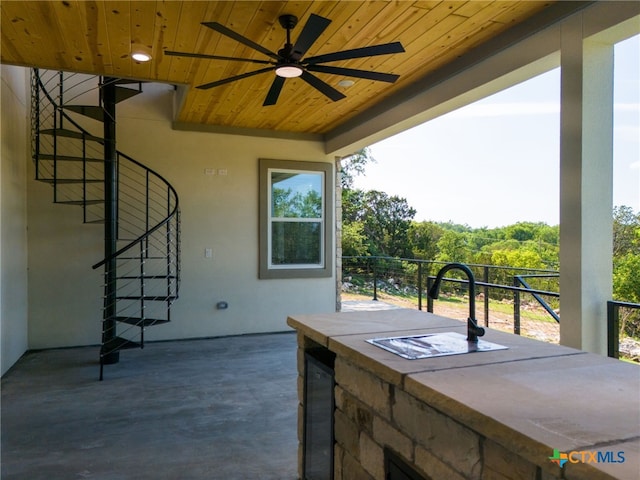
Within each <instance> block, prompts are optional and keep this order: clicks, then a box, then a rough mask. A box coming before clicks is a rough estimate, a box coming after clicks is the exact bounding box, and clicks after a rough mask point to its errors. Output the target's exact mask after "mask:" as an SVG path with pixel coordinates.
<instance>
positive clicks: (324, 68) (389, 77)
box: [306, 65, 400, 83]
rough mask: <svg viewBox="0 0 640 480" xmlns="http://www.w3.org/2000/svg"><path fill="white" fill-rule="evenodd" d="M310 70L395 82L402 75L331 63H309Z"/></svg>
mask: <svg viewBox="0 0 640 480" xmlns="http://www.w3.org/2000/svg"><path fill="white" fill-rule="evenodd" d="M306 68H307V70H309V71H310V72H320V73H332V74H334V75H344V76H346V77H357V78H367V79H369V80H378V81H380V82H389V83H393V82H395V81H396V80H397V79H398V78H400V75H395V74H393V73H380V72H370V71H368V70H356V69H354V68H342V67H332V66H330V65H309V66H307V67H306Z"/></svg>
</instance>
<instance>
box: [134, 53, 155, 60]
mask: <svg viewBox="0 0 640 480" xmlns="http://www.w3.org/2000/svg"><path fill="white" fill-rule="evenodd" d="M131 58H133V59H134V60H135V61H136V62H148V61H149V60H151V55H149V54H148V53H144V52H135V53H133V54H132V55H131Z"/></svg>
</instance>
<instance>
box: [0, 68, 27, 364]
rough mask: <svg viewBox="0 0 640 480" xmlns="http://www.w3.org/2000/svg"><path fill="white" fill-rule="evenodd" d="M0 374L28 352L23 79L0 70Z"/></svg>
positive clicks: (17, 71)
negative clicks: (0, 146)
mask: <svg viewBox="0 0 640 480" xmlns="http://www.w3.org/2000/svg"><path fill="white" fill-rule="evenodd" d="M0 77H1V86H0V92H1V98H0V106H1V109H0V112H1V113H0V125H1V127H2V132H1V134H0V138H1V139H2V141H1V143H2V150H1V153H0V291H1V294H0V351H1V354H0V362H1V363H0V371H1V373H2V374H4V373H5V372H6V371H7V370H8V369H9V368H10V367H11V365H13V364H14V363H15V362H16V360H18V359H19V358H20V356H21V355H22V354H23V353H24V352H25V351H26V350H27V347H28V340H27V312H28V304H27V193H26V178H27V174H26V168H27V159H28V147H29V140H28V136H27V112H28V110H27V109H28V105H29V101H28V77H27V71H26V70H25V69H23V68H17V67H9V66H6V65H3V66H1V67H0Z"/></svg>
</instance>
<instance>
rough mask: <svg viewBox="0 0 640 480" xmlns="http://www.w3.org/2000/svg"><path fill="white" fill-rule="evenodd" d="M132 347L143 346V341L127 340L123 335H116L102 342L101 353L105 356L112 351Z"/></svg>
mask: <svg viewBox="0 0 640 480" xmlns="http://www.w3.org/2000/svg"><path fill="white" fill-rule="evenodd" d="M130 348H142V343H140V342H134V341H132V340H127V339H126V338H122V337H114V338H112V339H109V340H107V341H106V342H105V343H103V344H102V348H101V349H100V355H101V356H103V355H105V354H109V353H111V352H115V351H118V350H127V349H130Z"/></svg>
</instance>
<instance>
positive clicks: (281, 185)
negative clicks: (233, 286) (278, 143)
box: [260, 159, 333, 278]
mask: <svg viewBox="0 0 640 480" xmlns="http://www.w3.org/2000/svg"><path fill="white" fill-rule="evenodd" d="M332 194H333V165H331V164H330V163H317V162H296V161H286V160H266V159H261V160H260V278H299V277H329V276H331V274H332V271H331V265H332V248H331V247H332V243H333V242H332V226H333V202H332V200H333V196H332Z"/></svg>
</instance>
